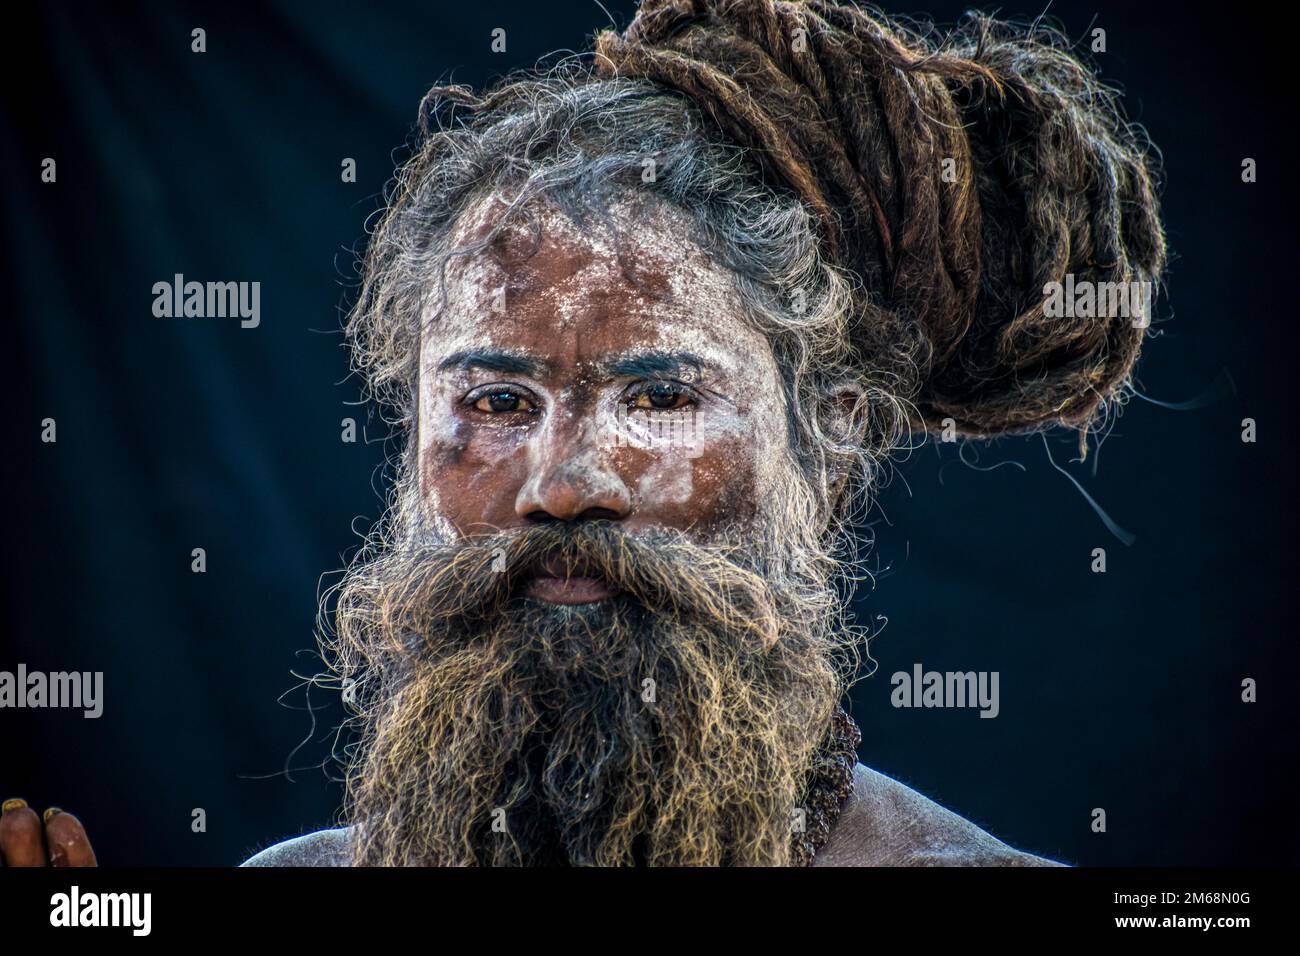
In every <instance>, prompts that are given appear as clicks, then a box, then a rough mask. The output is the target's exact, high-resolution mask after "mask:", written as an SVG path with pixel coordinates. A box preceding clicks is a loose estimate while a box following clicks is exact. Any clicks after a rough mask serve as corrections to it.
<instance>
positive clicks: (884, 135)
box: [596, 0, 1165, 452]
mask: <svg viewBox="0 0 1300 956" xmlns="http://www.w3.org/2000/svg"><path fill="white" fill-rule="evenodd" d="M596 66H597V69H598V70H599V71H601V72H603V73H604V74H606V75H618V76H632V77H643V78H647V79H650V80H653V81H654V82H656V83H659V84H661V85H664V86H668V87H671V88H674V89H676V90H679V91H681V92H682V93H684V94H685V95H686V96H688V97H689V98H690V99H691V100H693V101H694V102H695V103H696V104H698V105H699V106H700V107H701V109H702V110H703V111H704V112H705V113H706V114H707V115H708V116H709V117H711V118H712V120H713V121H714V122H716V123H717V124H718V126H719V127H721V129H722V130H724V131H725V133H726V134H727V135H728V136H729V137H730V138H731V139H733V140H734V141H736V142H737V143H739V144H741V145H742V146H745V147H748V148H750V149H751V150H752V152H753V154H754V156H755V158H756V159H757V160H758V162H759V163H760V164H761V165H762V166H763V167H764V169H765V171H766V172H767V173H768V174H770V175H772V176H774V177H775V178H776V179H778V180H779V181H781V182H782V183H784V184H785V185H786V186H788V187H789V188H791V189H793V190H794V191H795V192H796V193H797V194H798V196H799V197H800V198H801V199H802V200H803V201H804V202H805V203H806V204H807V206H808V208H809V209H810V210H811V211H812V213H813V214H814V215H815V218H816V220H817V222H818V223H819V227H820V232H821V236H822V239H823V241H824V242H825V245H826V248H827V250H828V251H829V253H830V255H831V257H832V258H833V259H834V260H835V261H836V262H837V263H838V264H839V265H841V266H843V267H845V268H847V269H849V270H850V271H851V272H852V273H853V274H855V275H856V276H858V277H859V278H860V279H861V280H862V281H861V287H860V289H859V290H858V295H857V296H856V303H855V307H854V310H853V311H854V314H853V315H852V316H851V334H852V335H853V336H854V338H855V339H856V341H857V342H858V344H859V346H860V348H861V349H862V351H863V352H864V353H868V354H866V355H865V356H864V357H865V358H866V359H868V360H869V358H870V354H869V353H870V352H871V351H873V350H874V348H875V346H876V344H877V341H876V340H877V336H876V335H875V334H873V329H874V327H876V326H877V325H879V324H881V318H882V312H887V313H893V315H894V316H897V317H899V318H901V319H902V320H903V321H904V322H905V323H906V325H907V327H909V328H910V329H912V330H913V331H914V332H915V333H916V334H917V335H918V337H919V339H920V340H921V345H922V346H923V348H922V355H923V360H922V364H923V367H922V369H921V376H920V382H921V384H920V390H919V393H918V394H917V395H916V396H915V398H914V401H913V404H914V406H915V408H916V412H917V417H918V418H919V421H914V422H913V428H929V429H937V428H938V427H939V423H940V421H941V420H942V419H944V418H951V419H952V420H953V422H954V423H955V426H956V429H957V430H958V431H959V432H961V433H963V434H967V435H973V436H993V435H998V434H1003V433H1008V432H1015V431H1027V430H1032V429H1035V428H1038V427H1041V426H1046V425H1051V424H1063V425H1068V426H1073V427H1076V428H1078V429H1079V430H1080V431H1081V433H1082V434H1081V436H1080V438H1081V444H1082V446H1083V448H1084V450H1085V452H1086V430H1087V428H1088V427H1089V425H1090V424H1092V423H1093V422H1094V420H1095V419H1096V418H1097V416H1098V414H1099V411H1100V410H1101V409H1102V408H1103V406H1104V404H1105V403H1106V402H1107V400H1108V399H1110V398H1111V397H1112V396H1113V395H1116V394H1117V393H1119V392H1120V390H1121V389H1122V387H1123V386H1125V385H1126V384H1127V382H1128V379H1129V376H1130V374H1131V372H1132V369H1133V365H1134V363H1135V362H1136V360H1137V357H1138V352H1139V349H1140V347H1141V344H1142V339H1143V336H1144V327H1135V325H1134V324H1132V323H1126V322H1119V321H1114V319H1113V317H1112V318H1111V319H1110V320H1106V319H1097V318H1083V317H1079V318H1060V317H1049V316H1047V315H1046V314H1045V310H1044V301H1045V300H1044V293H1045V291H1046V290H1045V286H1046V285H1047V284H1048V283H1052V282H1062V281H1064V278H1065V276H1067V275H1070V274H1072V275H1073V276H1074V280H1075V282H1076V283H1077V282H1080V281H1088V282H1093V283H1123V284H1128V283H1134V282H1149V283H1157V282H1158V281H1159V279H1160V275H1161V273H1162V271H1163V267H1164V262H1165V245H1164V237H1163V233H1162V229H1161V226H1160V220H1159V213H1158V204H1157V199H1156V190H1155V181H1154V180H1155V170H1154V167H1153V164H1152V163H1151V162H1150V160H1149V158H1148V156H1147V152H1146V149H1145V145H1146V144H1145V142H1144V140H1143V139H1142V138H1141V137H1140V135H1139V131H1138V130H1136V129H1135V128H1134V127H1132V126H1130V125H1129V124H1128V123H1127V122H1126V121H1125V119H1124V118H1123V115H1122V113H1121V111H1120V108H1119V106H1118V104H1117V102H1116V98H1115V95H1114V93H1113V92H1112V91H1111V90H1109V89H1107V88H1106V87H1104V86H1103V85H1102V84H1101V83H1100V81H1099V80H1098V79H1097V78H1096V77H1095V75H1094V74H1093V73H1092V72H1091V70H1089V69H1088V68H1087V67H1086V66H1085V65H1084V64H1082V63H1081V62H1080V61H1079V60H1078V59H1077V58H1076V57H1075V56H1074V55H1072V54H1071V53H1070V52H1069V51H1068V49H1067V48H1066V43H1065V42H1064V40H1063V38H1062V37H1061V36H1060V35H1059V34H1057V33H1055V32H1054V31H1050V30H1047V29H1045V28H1043V27H1039V26H1035V27H1031V28H1028V29H1021V28H1016V27H1014V26H1011V25H1009V24H1005V23H998V22H996V21H993V20H991V19H989V18H987V17H983V16H979V15H969V16H968V18H967V20H966V21H965V22H964V23H963V25H962V26H961V27H959V28H958V29H957V30H955V31H954V32H953V33H951V34H949V35H948V36H946V37H942V38H940V39H938V40H934V39H931V38H930V37H929V36H928V35H927V34H926V33H922V32H919V31H916V30H913V29H911V28H909V27H906V26H904V25H903V24H901V23H899V22H897V21H894V20H891V19H889V18H887V17H886V16H884V15H883V14H881V13H879V12H878V11H874V10H872V11H868V10H865V9H861V8H858V7H855V6H849V5H846V4H842V3H840V4H837V3H830V2H824V0H807V2H773V0H643V2H642V4H641V6H640V9H639V10H638V13H637V15H636V17H635V19H634V20H633V22H632V24H631V25H630V26H629V27H628V29H627V30H626V31H625V32H624V33H623V34H622V35H619V34H616V33H614V32H611V31H604V32H602V33H600V34H599V35H598V37H597V38H596Z"/></svg>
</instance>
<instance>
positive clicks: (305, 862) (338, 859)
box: [239, 827, 350, 866]
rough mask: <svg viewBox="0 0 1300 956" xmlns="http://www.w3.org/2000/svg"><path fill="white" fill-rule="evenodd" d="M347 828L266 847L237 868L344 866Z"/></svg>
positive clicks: (346, 854)
mask: <svg viewBox="0 0 1300 956" xmlns="http://www.w3.org/2000/svg"><path fill="white" fill-rule="evenodd" d="M349 829H350V828H348V827H338V828H336V829H332V830H316V831H315V832H313V833H305V834H303V835H302V836H300V837H294V838H292V839H290V840H284V841H283V842H280V843H276V844H274V845H272V846H268V847H267V848H266V849H265V850H262V851H261V852H260V853H255V854H253V855H252V856H250V857H249V858H248V859H247V860H245V861H244V862H243V863H241V864H239V865H240V866H348V865H350V864H349V849H348V832H349Z"/></svg>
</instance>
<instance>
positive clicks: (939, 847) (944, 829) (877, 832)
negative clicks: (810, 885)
mask: <svg viewBox="0 0 1300 956" xmlns="http://www.w3.org/2000/svg"><path fill="white" fill-rule="evenodd" d="M813 865H814V866H1064V865H1065V864H1062V863H1057V862H1055V861H1053V860H1048V859H1046V858H1044V857H1041V856H1034V855H1033V854H1032V853H1024V852H1021V851H1020V850H1016V849H1013V848H1012V847H1010V846H1007V844H1005V843H1003V842H1002V841H1001V840H999V839H997V838H996V837H994V836H993V835H992V834H990V833H986V832H985V831H984V830H981V829H980V828H979V827H977V826H976V825H975V824H973V823H971V822H970V821H969V820H967V819H965V818H964V817H961V816H959V815H957V814H956V813H953V812H952V811H951V810H948V809H945V808H944V807H941V806H939V804H937V803H935V802H934V801H933V800H931V799H929V798H928V797H925V796H922V795H921V794H919V793H917V792H916V791H915V790H913V789H912V788H911V787H908V786H906V785H905V784H902V783H899V782H898V781H897V780H894V779H893V778H891V777H887V776H885V775H884V774H883V773H877V772H876V771H875V770H872V769H870V768H869V767H864V766H863V765H862V764H858V765H857V768H856V769H855V770H854V774H853V792H852V794H851V795H850V796H849V799H848V801H847V802H846V803H845V805H844V810H843V812H842V813H841V814H840V818H839V820H838V821H837V822H836V824H835V828H834V829H833V830H832V831H831V835H830V839H829V840H828V841H827V842H826V845H825V846H823V847H822V849H821V851H820V852H819V853H818V854H817V856H816V858H815V859H814V860H813Z"/></svg>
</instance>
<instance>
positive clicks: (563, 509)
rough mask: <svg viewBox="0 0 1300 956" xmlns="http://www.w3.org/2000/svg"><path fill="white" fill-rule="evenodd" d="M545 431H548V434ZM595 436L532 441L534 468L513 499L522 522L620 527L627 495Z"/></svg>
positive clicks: (629, 499)
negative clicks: (617, 523)
mask: <svg viewBox="0 0 1300 956" xmlns="http://www.w3.org/2000/svg"><path fill="white" fill-rule="evenodd" d="M548 431H549V429H548ZM593 439H594V436H589V435H588V436H583V435H575V436H569V437H567V438H566V437H565V436H560V435H556V434H553V433H552V434H548V435H542V436H539V437H538V438H537V439H536V440H537V441H538V442H539V446H538V447H535V448H534V449H533V454H532V456H531V457H532V460H533V466H532V468H531V469H530V473H529V476H528V480H527V481H525V482H524V484H523V487H521V488H520V489H519V495H518V496H517V497H516V499H515V513H516V514H517V515H518V516H519V517H520V518H523V519H525V520H527V521H537V522H541V521H592V520H596V519H598V518H603V519H606V520H609V521H621V520H623V519H624V518H626V517H627V516H628V514H629V513H630V512H631V510H632V495H631V493H630V492H629V491H628V487H627V485H626V484H625V483H624V482H623V479H622V478H621V477H620V476H619V474H618V472H616V471H615V470H614V468H613V467H612V465H611V463H610V462H609V461H608V459H607V456H605V455H604V454H602V450H601V449H600V448H599V447H598V440H593Z"/></svg>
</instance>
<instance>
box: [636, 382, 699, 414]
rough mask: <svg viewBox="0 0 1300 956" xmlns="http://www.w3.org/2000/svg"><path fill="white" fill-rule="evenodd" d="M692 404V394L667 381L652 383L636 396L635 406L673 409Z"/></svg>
mask: <svg viewBox="0 0 1300 956" xmlns="http://www.w3.org/2000/svg"><path fill="white" fill-rule="evenodd" d="M689 404H690V396H688V395H687V394H686V393H685V392H684V391H682V390H681V389H680V388H677V387H676V386H673V385H669V384H667V383H666V382H660V383H659V384H657V385H651V386H650V387H649V388H647V389H646V390H645V391H644V392H642V393H641V394H640V395H638V396H637V397H636V402H635V405H634V407H636V408H656V409H664V410H671V409H675V408H683V407H685V406H686V405H689Z"/></svg>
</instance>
